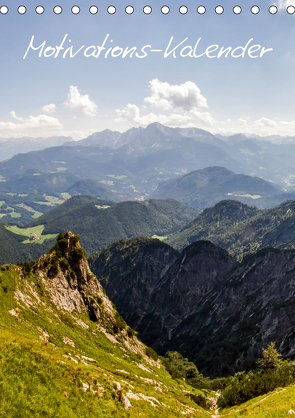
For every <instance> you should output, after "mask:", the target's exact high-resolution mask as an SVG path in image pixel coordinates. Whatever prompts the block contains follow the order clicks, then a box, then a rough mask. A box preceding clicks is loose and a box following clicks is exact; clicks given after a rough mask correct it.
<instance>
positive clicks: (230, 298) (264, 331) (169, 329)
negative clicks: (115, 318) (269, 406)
mask: <svg viewBox="0 0 295 418" xmlns="http://www.w3.org/2000/svg"><path fill="white" fill-rule="evenodd" d="M146 242H147V244H146V246H144V245H142V246H141V249H140V252H139V253H140V254H141V257H140V260H139V258H137V257H136V256H135V255H134V256H133V257H131V258H130V259H129V264H128V268H127V267H126V266H127V265H126V266H125V267H126V268H125V270H124V265H123V264H122V263H120V262H119V263H118V260H120V259H121V254H122V253H121V252H120V248H119V247H118V246H117V247H116V245H117V244H114V245H113V246H111V247H109V248H107V249H105V251H104V252H103V253H101V254H100V255H99V257H98V258H97V259H96V261H93V260H92V263H93V268H94V270H95V272H96V274H97V277H98V279H99V280H102V281H104V283H107V286H106V292H107V294H108V295H109V297H110V299H111V300H113V301H114V302H115V303H116V304H117V307H118V310H119V312H120V313H122V315H123V316H124V317H125V316H128V318H129V324H130V325H131V326H132V327H134V328H135V329H136V330H137V331H138V332H139V336H140V338H141V339H142V340H143V341H144V342H145V343H147V344H148V345H151V346H152V347H153V348H154V349H155V350H156V351H158V352H159V353H161V354H164V353H165V352H166V351H168V350H177V351H179V352H181V353H182V354H183V355H184V356H185V357H188V358H190V359H191V360H193V361H194V362H195V363H196V365H197V366H198V368H199V369H200V370H201V371H203V372H205V373H209V374H212V373H215V374H224V373H229V372H232V371H233V368H234V367H235V366H238V365H239V364H241V363H243V362H244V361H245V360H247V359H251V358H255V357H257V356H259V355H260V354H261V348H262V347H266V346H267V345H268V344H269V343H270V342H272V341H274V342H276V344H277V346H278V347H279V349H280V351H281V352H282V353H283V355H285V356H292V355H294V354H295V333H294V327H295V321H294V314H295V251H294V250H280V249H276V248H266V249H263V250H260V251H258V252H257V253H255V254H252V255H251V256H247V257H245V258H244V260H243V262H242V263H237V262H236V261H235V260H234V259H233V258H232V257H230V256H229V255H228V253H227V252H226V251H225V250H223V249H221V248H219V247H217V246H216V245H214V244H212V243H210V242H209V241H197V242H195V243H193V244H191V245H189V246H188V247H186V248H185V249H184V250H183V251H182V252H181V253H180V254H179V253H178V254H177V253H175V252H173V251H174V250H173V249H172V248H171V247H169V246H166V247H165V250H166V251H167V253H170V254H171V256H170V257H171V258H170V260H171V261H169V257H167V256H166V258H164V257H163V256H162V254H161V251H160V248H161V246H163V245H164V244H163V243H159V242H158V244H156V243H154V244H153V257H151V252H150V248H151V243H150V242H149V241H146ZM124 245H125V248H130V245H131V244H130V242H129V241H128V240H125V241H124ZM132 246H133V247H135V241H134V240H133V241H132ZM125 251H126V250H125ZM106 253H108V254H109V257H108V258H106V257H105V254H106ZM172 254H174V257H172ZM156 260H160V261H161V263H162V264H161V267H159V268H158V266H160V262H159V261H156ZM102 265H103V267H102ZM118 266H120V269H119V270H117V269H118ZM151 270H152V274H151V275H149V274H148V272H149V271H151ZM127 271H128V273H127ZM125 273H126V274H125ZM126 277H128V280H126ZM118 283H119V284H118ZM147 283H149V289H148V292H146V291H145V289H146V285H147ZM118 286H120V288H122V289H124V294H126V295H129V297H126V298H120V294H119V293H118V292H117V289H118ZM138 289H143V291H142V292H140V291H139V290H138ZM132 292H133V293H132ZM141 306H144V309H141Z"/></svg>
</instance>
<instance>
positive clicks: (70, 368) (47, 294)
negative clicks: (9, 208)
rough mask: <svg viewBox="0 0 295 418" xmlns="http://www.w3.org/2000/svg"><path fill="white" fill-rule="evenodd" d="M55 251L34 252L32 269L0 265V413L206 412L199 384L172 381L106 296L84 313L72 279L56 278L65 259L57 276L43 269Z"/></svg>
mask: <svg viewBox="0 0 295 418" xmlns="http://www.w3.org/2000/svg"><path fill="white" fill-rule="evenodd" d="M76 252H77V251H76ZM72 254H73V255H74V254H75V250H74V251H73V253H72ZM79 254H80V253H79ZM52 257H53V258H52ZM54 257H56V256H55V250H53V252H52V253H51V255H49V256H46V257H45V258H44V257H43V258H42V260H41V259H40V261H39V264H38V266H39V267H38V270H32V268H33V267H32V265H28V264H27V265H25V266H24V267H23V268H21V267H16V266H13V265H10V266H8V265H7V266H3V267H1V269H0V387H1V391H0V416H5V417H11V418H16V417H17V418H26V417H30V418H31V417H41V416H42V417H56V418H57V417H58V418H63V417H64V418H68V417H70V418H81V417H90V418H91V417H93V418H94V417H95V418H96V417H110V416H115V417H118V418H119V417H120V418H121V417H126V418H127V417H138V416H142V417H146V418H147V417H149V418H150V417H155V418H157V417H159V418H160V417H163V416H171V417H181V416H183V413H185V414H187V415H188V416H197V417H207V416H208V415H210V414H209V413H208V412H207V411H204V410H203V409H202V408H201V407H200V406H199V405H198V404H197V403H196V402H194V401H193V400H192V398H194V397H195V396H197V395H199V394H200V393H201V391H199V390H197V389H193V388H192V387H190V386H188V385H187V384H186V383H185V382H183V381H179V382H177V381H175V380H172V378H171V376H170V375H169V373H168V372H167V371H166V370H165V368H164V366H163V365H161V363H160V361H159V360H158V361H155V360H153V359H152V358H151V357H149V356H148V355H146V348H145V346H144V345H143V344H142V343H140V342H139V341H138V340H137V338H136V337H135V335H134V333H133V331H132V330H130V329H129V327H128V326H127V325H126V324H125V322H124V321H123V320H122V319H120V317H119V316H118V315H117V313H116V311H115V310H114V308H112V306H111V304H110V302H108V300H107V298H106V297H105V296H103V295H102V296H101V297H100V298H98V299H97V301H98V302H99V311H100V316H99V320H98V321H97V320H96V321H91V320H90V317H89V314H88V312H87V309H86V308H85V305H83V302H82V304H81V303H80V302H79V300H80V299H79V298H81V296H79V292H80V291H79V292H78V291H77V290H75V287H74V284H73V283H72V284H71V285H69V284H68V283H67V282H64V284H63V286H61V287H60V285H59V283H62V282H63V280H64V279H63V278H62V277H69V276H66V272H65V271H66V270H64V269H67V267H66V264H65V261H64V264H63V267H62V269H63V270H61V267H57V268H58V271H59V276H52V274H51V273H50V272H49V273H47V275H46V271H52V267H51V270H48V267H49V266H50V264H49V265H48V263H51V262H53V259H54ZM82 257H83V252H82ZM50 260H52V261H50ZM45 261H46V263H47V264H45ZM75 263H76V261H75ZM61 265H62V264H60V266H61ZM75 265H76V270H75V272H77V264H75ZM52 266H53V265H52ZM73 266H74V265H73ZM73 268H74V267H73ZM40 269H41V270H40ZM44 269H45V270H44ZM46 269H47V270H46ZM33 271H34V272H33ZM81 272H82V273H83V270H81ZM72 273H73V271H72V272H71V277H73V280H74V277H75V274H74V276H72ZM48 274H49V276H48ZM77 274H78V273H77ZM61 275H62V276H61ZM77 277H78V276H77ZM87 280H88V283H89V286H93V285H94V283H95V280H96V279H95V278H93V276H92V275H91V273H89V272H87ZM91 283H92V284H91ZM83 286H84V287H83V289H84V290H83V292H86V298H87V294H88V293H87V292H88V290H87V284H86V288H85V284H84V285H83ZM63 287H64V289H67V290H66V291H65V292H64V291H63ZM77 292H78V293H77ZM83 292H82V293H81V295H82V296H83V298H85V293H83ZM93 295H94V294H93ZM88 300H91V299H88ZM73 301H76V302H75V303H74V304H73ZM91 303H92V302H91ZM113 315H114V316H113ZM112 321H115V324H117V325H116V326H114V325H112V324H113V322H112Z"/></svg>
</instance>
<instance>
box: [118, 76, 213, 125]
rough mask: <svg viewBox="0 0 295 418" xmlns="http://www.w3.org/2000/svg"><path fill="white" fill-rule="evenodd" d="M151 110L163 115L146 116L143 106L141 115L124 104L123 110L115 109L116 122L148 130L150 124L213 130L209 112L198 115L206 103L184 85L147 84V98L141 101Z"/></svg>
mask: <svg viewBox="0 0 295 418" xmlns="http://www.w3.org/2000/svg"><path fill="white" fill-rule="evenodd" d="M144 102H145V103H148V104H149V105H151V106H152V107H154V108H156V109H159V110H161V111H163V112H167V113H161V114H155V113H153V112H150V113H148V110H147V107H146V106H145V105H144V106H143V107H142V111H143V112H145V113H146V114H144V115H142V111H141V110H140V109H139V107H138V106H136V105H135V104H130V103H129V104H127V105H126V106H125V108H124V109H117V110H116V112H117V114H118V118H117V119H115V121H116V122H127V123H129V124H133V125H134V124H135V125H140V126H147V125H149V124H150V123H153V122H160V123H162V124H163V125H167V126H181V127H195V126H208V125H209V126H212V125H213V124H214V119H213V117H212V116H211V115H210V113H209V112H200V111H199V109H200V108H202V107H204V108H208V105H207V100H206V99H205V97H204V96H202V94H201V91H200V89H199V88H198V86H197V85H196V84H195V83H193V82H191V81H187V82H185V83H184V84H180V85H170V84H169V83H163V82H161V81H159V80H158V79H157V78H155V79H154V80H152V81H150V96H148V97H146V98H145V99H144Z"/></svg>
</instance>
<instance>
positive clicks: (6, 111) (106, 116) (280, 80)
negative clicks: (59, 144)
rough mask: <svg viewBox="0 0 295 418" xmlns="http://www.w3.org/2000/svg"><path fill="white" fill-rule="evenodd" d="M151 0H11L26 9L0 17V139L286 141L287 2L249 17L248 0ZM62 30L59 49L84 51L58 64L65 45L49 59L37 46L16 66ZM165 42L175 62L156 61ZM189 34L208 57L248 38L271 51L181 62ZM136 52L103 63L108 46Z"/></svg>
mask: <svg viewBox="0 0 295 418" xmlns="http://www.w3.org/2000/svg"><path fill="white" fill-rule="evenodd" d="M162 3H163V4H162ZM162 3H160V2H159V0H157V1H155V0H153V1H148V0H146V1H142V0H134V1H133V2H132V1H128V2H126V3H125V2H123V1H122V0H117V1H115V0H114V1H113V0H112V1H109V2H107V1H106V0H99V1H98V2H97V3H95V1H94V2H92V1H90V0H83V3H79V2H75V3H73V4H72V3H69V1H68V0H67V1H65V0H61V1H60V2H58V3H54V4H53V3H51V5H50V6H49V5H48V2H46V3H44V4H43V3H42V1H40V2H39V1H36V0H30V2H28V3H26V2H23V4H24V5H25V6H27V12H26V14H24V15H19V14H18V13H17V10H16V8H17V6H18V4H15V6H14V5H12V4H11V5H10V2H9V4H7V6H8V7H9V9H10V10H9V13H8V14H7V15H0V60H1V61H0V63H1V80H2V82H1V101H0V140H4V138H9V137H22V136H25V135H29V136H33V137H37V136H42V137H48V136H53V135H66V136H72V137H73V138H74V139H80V138H83V137H86V136H88V135H89V134H91V133H93V132H95V131H101V130H103V129H106V128H109V129H112V130H119V131H125V130H127V129H128V128H130V127H132V126H146V125H147V124H148V123H151V122H155V121H158V122H160V123H163V124H165V125H169V126H183V127H188V126H196V127H200V128H203V129H207V130H209V131H211V132H214V133H221V134H226V133H236V132H243V133H246V134H251V133H255V134H258V135H283V136H286V135H292V136H293V135H295V115H294V97H295V81H294V73H295V71H294V70H295V43H294V39H295V22H294V19H295V15H289V14H288V13H287V12H286V11H285V9H286V6H287V5H289V4H293V3H292V0H290V2H288V1H287V2H286V1H284V0H282V1H280V5H279V4H277V5H278V6H280V7H279V12H278V13H277V14H276V15H271V14H270V13H269V12H268V7H269V6H270V5H271V4H276V3H275V1H274V2H272V1H271V0H264V1H255V4H256V5H258V6H259V7H260V13H259V14H258V15H256V16H254V15H253V14H251V12H250V7H251V6H252V5H254V2H253V4H252V3H250V2H249V0H241V1H236V0H234V1H230V0H224V1H223V2H216V4H215V3H213V2H212V0H204V1H203V2H202V3H201V2H200V3H196V2H195V1H192V0H188V1H181V2H176V1H173V2H172V1H171V0H170V1H169V0H167V1H166V2H162ZM294 3H295V2H294ZM4 4H5V3H4ZM39 4H41V5H43V6H44V7H45V12H44V14H42V15H37V14H36V13H35V7H36V6H37V5H39ZM55 4H59V5H60V6H62V7H63V12H62V13H61V15H55V14H54V13H53V11H52V8H53V6H54V5H55ZM74 4H77V5H79V6H80V7H81V12H80V13H79V14H78V15H73V14H72V13H71V10H70V8H71V6H73V5H74ZM93 4H96V5H97V6H98V8H99V12H98V13H97V14H96V15H91V14H90V13H89V7H90V6H91V5H93ZM110 4H113V5H114V6H116V8H117V11H116V13H115V14H114V15H109V14H108V13H107V11H106V9H107V6H109V5H110ZM128 4H131V5H132V6H134V9H135V11H134V13H133V14H132V15H127V14H126V13H125V10H124V9H125V7H126V6H127V5H128ZM147 4H148V5H150V6H151V7H152V9H153V11H152V13H151V14H150V15H145V14H144V13H143V12H142V9H143V6H145V5H147ZM164 4H168V5H169V6H170V13H169V14H168V15H163V14H162V13H161V10H160V9H161V6H162V5H164ZM183 4H184V5H186V6H187V7H188V13H187V14H186V15H181V14H180V13H179V6H181V5H183ZM199 4H203V5H204V6H205V7H206V13H205V14H204V15H202V16H201V15H198V14H197V12H196V8H197V6H198V5H199ZM218 4H222V5H223V6H224V13H223V14H222V15H217V14H216V13H215V11H214V8H215V6H217V5H218ZM236 4H238V5H240V6H241V7H242V13H241V14H240V15H235V14H234V13H233V12H232V8H233V6H235V5H236ZM66 34H67V35H68V36H67V38H66V41H65V43H64V48H65V49H66V48H68V47H69V46H70V45H72V46H73V51H74V52H76V51H77V50H78V49H79V48H80V47H82V46H83V45H84V47H83V48H82V49H81V51H80V52H79V53H78V54H77V55H76V56H75V57H74V58H70V57H69V53H68V55H67V56H66V58H64V59H63V58H62V54H63V53H64V51H65V49H64V50H63V51H61V52H60V54H59V56H58V57H57V58H53V56H51V57H48V58H46V57H44V53H43V54H42V56H41V57H39V52H40V51H41V48H40V49H38V50H36V51H34V50H32V49H30V50H29V51H28V53H27V56H26V58H25V59H23V57H24V55H25V52H26V50H27V48H28V46H29V44H30V41H31V38H32V36H33V35H34V43H33V45H34V47H37V46H40V45H41V44H42V43H43V42H44V41H46V45H45V46H44V48H43V52H44V50H45V48H48V47H50V46H51V47H53V48H56V45H60V44H61V42H62V40H63V38H64V36H65V35H66ZM108 34H109V37H108V40H107V42H106V44H105V47H106V49H105V50H104V51H102V52H101V54H100V56H99V57H98V58H94V57H88V58H87V57H85V56H84V51H85V49H86V48H87V47H90V46H92V45H93V46H94V47H95V48H96V47H97V46H100V45H102V43H103V41H104V39H105V38H106V36H107V35H108ZM171 37H173V41H172V44H171V48H172V47H175V46H176V45H178V44H179V43H181V42H182V41H184V40H185V39H186V38H187V40H186V41H185V42H183V44H182V45H181V46H180V47H178V48H177V49H176V50H175V55H176V58H174V57H173V55H172V54H170V55H169V56H168V57H166V58H164V51H165V49H166V48H167V46H168V43H169V41H170V39H171ZM199 38H201V39H200V40H199V44H198V48H197V50H196V51H197V52H196V53H197V54H198V55H200V54H202V53H204V52H205V51H206V48H208V47H210V46H212V45H218V47H216V51H215V52H213V51H212V52H210V53H208V55H212V56H215V55H216V54H218V52H219V51H220V48H221V47H224V48H226V47H232V50H233V49H235V48H236V47H239V46H243V47H244V46H245V45H246V44H247V42H248V41H249V40H250V39H251V38H253V40H252V41H251V42H250V44H249V47H250V46H252V45H261V47H265V48H266V49H268V48H272V49H273V50H272V51H270V52H266V53H265V54H264V55H263V56H262V57H261V58H251V57H250V56H249V55H248V49H247V50H246V51H245V56H244V58H242V57H240V58H233V57H231V55H230V54H229V55H228V57H227V58H225V57H224V55H223V56H221V57H220V58H209V57H207V56H206V55H203V56H201V57H200V58H194V57H190V56H186V57H181V56H180V51H181V49H182V48H183V47H187V48H186V50H184V52H183V55H185V54H186V53H189V51H190V50H191V49H190V48H189V46H191V47H192V48H194V46H195V44H196V42H197V41H198V39H199ZM69 40H71V42H69ZM111 40H113V42H111ZM145 45H151V47H146V51H147V56H146V57H145V58H137V57H136V56H135V53H134V55H133V57H132V58H130V57H129V56H128V55H127V57H125V58H122V55H120V56H118V57H112V56H111V53H112V50H111V51H110V53H109V56H108V57H107V58H104V54H105V52H106V51H107V49H108V48H114V47H116V46H118V47H120V48H123V50H125V48H126V47H129V48H131V47H136V48H137V51H136V52H137V53H138V54H142V53H141V52H140V49H141V48H142V47H143V46H145ZM171 48H170V49H169V51H170V50H171ZM150 49H157V50H162V52H150ZM212 49H214V47H212ZM48 51H50V50H49V49H48ZM93 51H94V48H93V49H92V50H91V49H89V50H88V52H89V53H90V52H93ZM116 51H117V53H119V52H120V51H121V50H120V49H117V50H116ZM260 51H261V49H260V50H259V51H258V52H257V53H254V52H253V53H252V56H256V55H259V53H260ZM240 52H241V50H240ZM48 54H49V52H48Z"/></svg>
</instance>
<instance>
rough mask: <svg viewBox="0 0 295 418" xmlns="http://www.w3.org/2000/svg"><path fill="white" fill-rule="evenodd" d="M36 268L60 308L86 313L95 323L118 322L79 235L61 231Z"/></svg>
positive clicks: (111, 323) (52, 298)
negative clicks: (88, 259) (89, 264)
mask: <svg viewBox="0 0 295 418" xmlns="http://www.w3.org/2000/svg"><path fill="white" fill-rule="evenodd" d="M33 271H34V273H36V274H38V276H39V277H41V278H42V281H43V284H44V286H45V288H46V290H47V292H48V295H49V297H50V299H51V301H52V302H53V303H54V304H55V305H56V306H57V307H59V308H60V309H62V310H65V311H69V312H72V311H74V310H76V311H78V312H85V313H86V312H87V313H88V314H89V317H90V319H91V320H93V321H95V322H101V321H103V322H104V323H106V322H107V323H109V324H110V325H111V326H113V325H114V324H115V322H116V321H115V319H114V316H115V312H114V308H113V307H112V304H111V302H110V301H109V299H108V298H107V297H106V295H105V292H104V290H103V288H102V286H101V284H100V283H99V281H98V280H97V278H96V277H95V275H94V274H93V273H92V272H91V271H90V268H89V266H88V262H87V257H86V253H85V251H84V250H83V249H82V248H81V245H80V241H79V237H78V236H77V235H74V234H73V233H72V232H66V233H63V234H60V235H59V236H58V239H57V243H56V244H55V245H54V247H52V249H51V250H50V252H49V253H48V254H45V255H43V256H41V257H40V258H39V260H38V261H37V263H36V265H35V266H34V269H33Z"/></svg>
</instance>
